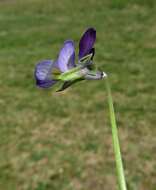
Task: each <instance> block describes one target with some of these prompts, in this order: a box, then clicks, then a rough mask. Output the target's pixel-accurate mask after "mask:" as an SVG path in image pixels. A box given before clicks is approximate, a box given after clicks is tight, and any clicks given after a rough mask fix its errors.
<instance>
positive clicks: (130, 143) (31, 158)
mask: <svg viewBox="0 0 156 190" xmlns="http://www.w3.org/2000/svg"><path fill="white" fill-rule="evenodd" d="M90 26H93V27H95V28H96V30H97V41H96V45H95V47H96V55H95V59H94V61H95V63H96V65H97V66H98V67H99V68H101V69H102V70H104V71H105V72H106V73H107V74H108V75H109V77H110V81H111V86H112V93H113V99H114V105H115V111H116V116H117V123H118V126H119V136H120V142H121V149H122V154H123V160H124V167H125V174H126V180H127V185H128V190H155V189H156V154H155V150H156V138H155V136H156V127H155V123H156V116H155V113H156V77H155V76H156V2H155V1H154V0H142V1H141V0H129V1H128V0H127V1H126V0H116V1H109V0H89V1H84V0H78V1H71V0H62V1H59V0H44V1H43V0H27V1H24V0H1V1H0V190H116V189H117V181H116V170H115V163H114V153H113V147H112V137H111V128H110V122H109V114H108V105H107V93H106V88H105V81H104V80H103V81H92V82H91V81H89V82H86V81H84V82H81V83H79V84H76V85H75V86H73V87H72V88H69V89H67V90H66V91H64V92H62V93H55V92H53V90H52V89H49V90H42V89H38V88H37V87H36V86H35V81H34V75H33V73H34V67H35V65H36V63H37V62H38V61H40V60H43V59H55V58H56V55H57V54H58V51H59V49H60V48H61V46H62V43H63V41H65V40H66V39H73V40H74V41H75V44H76V48H77V53H78V42H79V39H80V36H81V34H82V33H83V32H84V30H85V29H86V28H87V27H90Z"/></svg>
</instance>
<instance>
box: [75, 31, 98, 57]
mask: <svg viewBox="0 0 156 190" xmlns="http://www.w3.org/2000/svg"><path fill="white" fill-rule="evenodd" d="M95 40H96V30H95V29H94V28H89V29H88V30H86V32H85V33H84V34H83V36H82V37H81V40H80V43H79V59H81V58H82V57H84V56H85V55H87V54H89V53H90V52H91V50H92V48H93V46H94V43H95Z"/></svg>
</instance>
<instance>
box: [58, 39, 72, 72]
mask: <svg viewBox="0 0 156 190" xmlns="http://www.w3.org/2000/svg"><path fill="white" fill-rule="evenodd" d="M74 61H75V49H74V43H73V41H72V40H67V41H65V42H64V45H63V47H62V49H61V50H60V53H59V56H58V59H57V61H56V64H55V65H56V66H57V67H58V68H59V69H60V71H61V72H66V71H68V70H69V69H71V68H73V67H75V63H74Z"/></svg>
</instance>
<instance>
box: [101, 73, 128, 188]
mask: <svg viewBox="0 0 156 190" xmlns="http://www.w3.org/2000/svg"><path fill="white" fill-rule="evenodd" d="M105 81H106V89H107V93H108V105H109V114H110V122H111V130H112V140H113V148H114V154H115V162H116V169H117V177H118V185H119V190H127V187H126V181H125V175H124V168H123V163H122V157H121V151H120V144H119V138H118V130H117V124H116V118H115V112H114V106H113V99H112V95H111V88H110V84H109V80H108V77H106V78H105Z"/></svg>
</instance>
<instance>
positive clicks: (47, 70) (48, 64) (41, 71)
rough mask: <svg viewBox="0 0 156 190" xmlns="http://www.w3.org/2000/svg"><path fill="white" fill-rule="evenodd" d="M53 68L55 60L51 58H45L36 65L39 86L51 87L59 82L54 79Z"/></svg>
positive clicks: (36, 77)
mask: <svg viewBox="0 0 156 190" xmlns="http://www.w3.org/2000/svg"><path fill="white" fill-rule="evenodd" d="M52 68H53V62H52V61H50V60H44V61H42V62H40V63H38V64H37V65H36V68H35V79H36V85H37V86H39V87H41V88H49V87H51V86H52V85H54V84H55V83H56V82H57V81H56V80H52V74H51V72H52Z"/></svg>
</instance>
